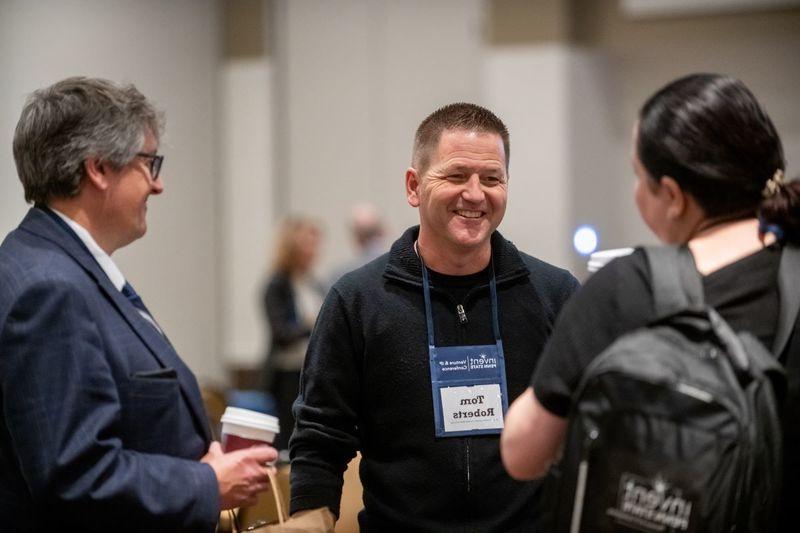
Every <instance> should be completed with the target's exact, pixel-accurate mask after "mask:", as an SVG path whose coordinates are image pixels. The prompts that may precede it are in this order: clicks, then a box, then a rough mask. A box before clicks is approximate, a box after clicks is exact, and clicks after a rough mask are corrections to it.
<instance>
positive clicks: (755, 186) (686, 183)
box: [636, 74, 800, 241]
mask: <svg viewBox="0 0 800 533" xmlns="http://www.w3.org/2000/svg"><path fill="white" fill-rule="evenodd" d="M638 131H639V136H638V143H637V147H636V150H637V155H638V156H639V159H640V160H641V162H642V164H643V165H644V167H645V168H646V169H647V171H648V173H649V174H650V175H651V176H652V177H653V179H655V180H657V181H658V180H661V178H662V177H664V176H670V177H672V178H673V179H674V180H675V181H677V182H678V184H679V185H680V187H681V189H683V190H684V191H686V192H688V193H690V194H691V195H692V196H693V197H694V198H695V200H697V202H698V203H699V204H700V206H701V207H702V208H703V210H704V212H705V215H706V216H707V217H709V218H711V219H719V220H722V219H731V218H732V217H733V218H745V217H752V216H756V215H757V214H758V215H761V216H762V222H763V224H764V225H765V226H767V225H770V224H772V225H774V226H779V227H780V228H781V229H782V231H783V233H784V238H785V239H788V240H792V241H797V240H798V239H800V231H798V195H800V183H798V182H791V183H783V182H782V180H780V179H779V180H775V179H774V176H778V174H777V173H776V171H777V170H780V171H781V173H780V175H779V176H778V177H780V176H782V172H783V169H784V168H786V162H785V160H784V157H783V146H782V145H781V140H780V137H779V136H778V132H777V131H776V129H775V126H774V125H773V124H772V121H771V120H770V118H769V116H768V115H767V112H766V111H765V110H764V108H763V107H761V105H760V104H759V103H758V101H757V100H756V97H755V96H754V95H753V93H752V92H750V90H749V89H748V88H747V87H746V86H745V85H744V84H743V83H742V82H741V81H739V80H737V79H735V78H731V77H728V76H722V75H719V74H692V75H689V76H685V77H683V78H680V79H677V80H675V81H673V82H671V83H669V84H668V85H666V86H665V87H663V88H662V89H661V90H659V91H658V92H657V93H655V94H654V95H653V96H651V97H650V99H648V100H647V102H645V104H644V106H642V109H641V111H640V113H639V130H638ZM770 178H773V179H770ZM773 181H775V182H776V185H775V186H773V190H772V191H768V192H769V193H770V194H769V195H767V196H768V198H767V199H765V198H764V193H763V192H762V191H764V190H765V187H766V186H768V183H771V182H773ZM777 182H781V183H780V185H779V186H778V184H777ZM776 187H777V189H779V191H778V190H776ZM773 230H775V231H773ZM769 231H770V232H773V233H777V229H776V228H770V229H769Z"/></svg>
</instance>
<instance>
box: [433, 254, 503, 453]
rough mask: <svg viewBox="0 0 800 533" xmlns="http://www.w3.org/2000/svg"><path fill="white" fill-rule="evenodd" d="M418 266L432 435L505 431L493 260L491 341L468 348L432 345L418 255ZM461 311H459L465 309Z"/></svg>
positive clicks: (501, 359) (490, 280) (500, 351)
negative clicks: (492, 341)
mask: <svg viewBox="0 0 800 533" xmlns="http://www.w3.org/2000/svg"><path fill="white" fill-rule="evenodd" d="M420 262H421V263H422V294H423V296H424V298H425V321H426V323H427V326H428V356H429V359H430V367H431V392H432V393H433V414H434V424H435V428H436V436H437V437H462V436H471V435H498V434H499V433H500V432H501V431H502V430H503V416H504V415H505V413H506V411H508V389H507V386H506V364H505V359H504V357H503V341H502V340H501V339H500V321H499V320H498V317H497V314H498V313H497V281H496V280H495V276H494V261H493V260H492V261H491V267H492V275H491V277H490V278H489V294H490V297H491V305H492V332H493V333H494V341H495V343H494V344H484V345H470V346H436V342H435V341H434V338H433V329H434V328H433V308H432V306H431V294H430V282H429V281H428V269H427V268H426V267H425V262H424V261H422V256H421V255H420ZM460 312H462V313H463V308H462V310H461V311H460Z"/></svg>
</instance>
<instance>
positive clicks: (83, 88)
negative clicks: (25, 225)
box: [14, 77, 164, 204]
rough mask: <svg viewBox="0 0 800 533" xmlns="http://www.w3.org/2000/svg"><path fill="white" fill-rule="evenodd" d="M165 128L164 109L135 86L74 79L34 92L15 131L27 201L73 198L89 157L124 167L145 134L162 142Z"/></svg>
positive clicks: (20, 177) (139, 145)
mask: <svg viewBox="0 0 800 533" xmlns="http://www.w3.org/2000/svg"><path fill="white" fill-rule="evenodd" d="M163 128H164V118H163V113H162V112H160V111H158V110H157V109H156V108H155V107H154V106H153V104H152V103H150V102H149V101H148V100H147V99H146V98H145V97H144V95H142V93H140V92H139V90H138V89H136V87H134V86H133V85H117V84H115V83H114V82H111V81H108V80H104V79H99V78H86V77H74V78H67V79H65V80H62V81H59V82H57V83H55V84H53V85H51V86H49V87H45V88H43V89H39V90H38V91H35V92H34V93H33V94H31V95H30V96H29V97H28V100H27V102H26V103H25V107H24V108H23V109H22V115H21V116H20V118H19V122H18V123H17V129H16V131H15V132H14V161H15V162H16V164H17V174H18V175H19V179H20V181H21V182H22V186H23V188H24V190H25V200H26V201H28V202H34V203H37V204H38V203H46V202H47V201H48V200H49V199H51V198H58V197H72V196H75V195H76V194H78V192H79V191H80V185H81V180H82V179H83V176H84V174H85V169H84V161H86V159H89V158H97V159H100V160H101V161H103V162H106V163H108V164H110V165H112V167H114V168H122V167H123V166H125V165H127V164H128V163H130V162H131V161H132V160H133V158H134V157H136V153H137V152H139V151H141V149H142V147H143V146H144V142H145V136H146V135H147V133H150V134H152V135H153V136H154V137H155V138H156V142H158V140H159V139H160V137H161V133H162V131H163Z"/></svg>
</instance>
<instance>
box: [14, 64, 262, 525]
mask: <svg viewBox="0 0 800 533" xmlns="http://www.w3.org/2000/svg"><path fill="white" fill-rule="evenodd" d="M161 129H162V120H161V116H160V113H158V112H157V111H156V109H155V108H154V107H153V106H152V104H151V103H150V102H148V101H147V99H145V97H144V96H143V95H142V94H141V93H140V92H139V91H138V90H137V89H136V88H135V87H134V86H132V85H128V86H118V85H116V84H114V83H112V82H110V81H107V80H101V79H93V78H69V79H66V80H63V81H60V82H58V83H56V84H54V85H52V86H50V87H46V88H44V89H41V90H38V91H36V92H34V93H33V94H32V95H31V96H30V98H29V99H28V101H27V103H26V104H25V107H24V109H23V111H22V115H21V117H20V119H19V122H18V124H17V129H16V132H15V135H14V159H15V161H16V164H17V172H18V174H19V179H20V181H21V182H22V186H23V189H24V191H25V199H26V200H27V201H29V202H33V204H34V206H33V207H32V208H31V209H30V210H29V211H28V213H27V215H26V216H25V218H24V220H23V221H22V222H21V223H20V225H19V227H18V228H17V229H16V230H14V231H12V232H11V233H10V234H9V235H8V236H7V237H6V239H5V241H4V242H3V244H2V245H0V531H15V532H22V531H37V532H38V531H55V530H60V531H85V532H91V531H103V532H106V531H137V532H139V531H148V532H157V531H164V532H167V531H169V532H176V531H197V532H209V533H210V532H212V531H214V529H215V527H216V524H217V519H218V517H219V512H220V509H229V508H233V507H237V506H240V505H244V504H248V503H253V502H254V500H255V497H256V495H257V494H258V493H259V492H261V491H263V490H266V489H267V488H268V486H269V483H268V479H267V472H266V467H265V466H264V463H265V462H267V461H273V460H275V458H276V456H277V453H276V452H275V450H274V449H272V448H271V447H267V446H262V447H258V448H252V449H250V450H241V451H237V452H232V453H230V454H223V453H222V451H221V449H220V446H219V443H212V442H211V434H210V432H209V426H208V422H207V419H206V415H205V412H204V410H203V403H202V400H201V397H200V391H199V389H198V386H197V381H196V380H195V378H194V375H193V374H192V372H191V371H190V370H189V368H188V367H187V366H186V365H185V364H184V363H183V361H181V359H180V357H179V356H178V354H177V353H175V350H174V348H173V347H172V344H171V343H170V342H169V341H168V340H167V337H166V335H165V333H164V331H163V330H162V329H161V328H160V327H159V325H158V324H157V323H156V321H155V319H154V318H153V316H152V315H151V314H150V312H149V311H148V310H147V308H146V307H145V306H144V304H143V302H142V300H141V298H139V297H138V295H137V294H136V292H135V291H134V290H133V287H131V285H130V283H128V282H127V281H126V280H125V277H124V276H123V274H122V272H121V271H120V270H119V268H118V267H117V266H116V265H115V264H114V261H113V260H112V259H111V255H112V254H113V253H114V252H116V251H117V250H118V249H120V248H122V247H123V246H126V245H128V244H130V243H131V242H133V241H135V240H136V239H138V238H140V237H142V236H143V235H144V234H145V232H146V230H147V201H148V199H149V198H150V197H151V196H153V195H158V194H161V193H162V192H163V190H164V183H163V181H162V178H161V173H160V171H161V163H162V162H163V156H162V155H159V154H158V141H159V137H160V134H161Z"/></svg>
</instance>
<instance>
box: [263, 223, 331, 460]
mask: <svg viewBox="0 0 800 533" xmlns="http://www.w3.org/2000/svg"><path fill="white" fill-rule="evenodd" d="M320 238H321V234H320V229H319V227H318V226H317V223H316V222H314V221H313V220H311V219H310V218H305V217H302V216H295V217H288V218H287V219H286V220H284V221H283V223H282V224H281V227H280V233H279V235H278V241H277V246H276V250H275V260H274V265H273V269H272V275H271V276H270V278H269V281H268V282H267V286H266V288H265V289H264V293H263V298H262V303H263V309H264V313H265V315H266V318H267V324H268V326H269V331H270V339H271V341H270V347H269V353H268V354H267V359H266V363H265V371H264V376H265V377H264V381H265V386H266V389H267V391H268V392H270V393H271V394H272V395H273V397H274V398H275V401H276V403H277V407H278V419H279V421H280V426H281V432H280V434H279V435H278V436H277V438H276V440H275V447H276V448H278V450H286V449H287V448H288V447H289V437H290V436H291V434H292V429H293V428H294V417H293V416H292V404H293V403H294V401H295V399H296V398H297V392H298V390H299V386H300V370H301V369H302V368H303V361H304V360H305V357H306V349H307V348H308V338H309V337H310V336H311V329H312V328H313V327H314V322H315V321H316V319H317V313H318V312H319V308H320V306H321V305H322V300H323V298H324V297H325V288H324V287H323V286H322V284H320V283H319V282H318V281H317V280H316V279H315V278H314V275H313V267H314V263H315V262H316V260H317V257H318V254H319V247H320Z"/></svg>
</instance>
